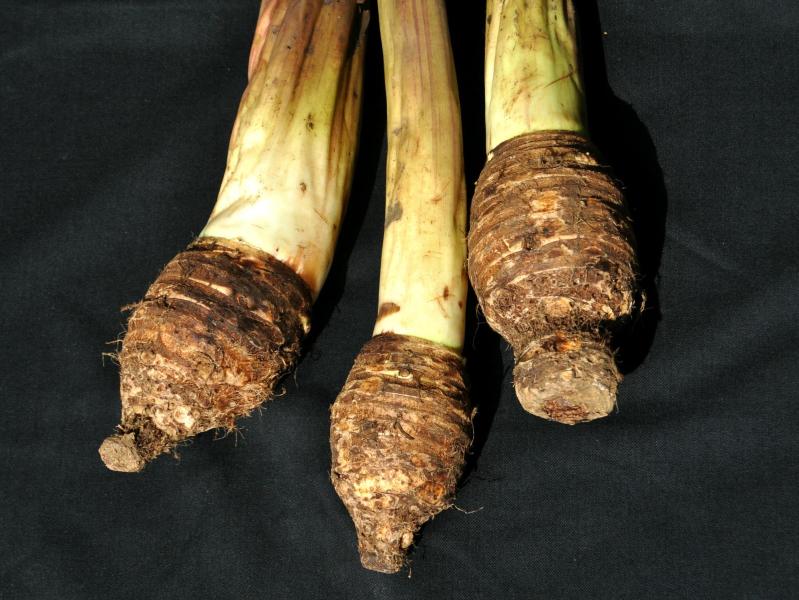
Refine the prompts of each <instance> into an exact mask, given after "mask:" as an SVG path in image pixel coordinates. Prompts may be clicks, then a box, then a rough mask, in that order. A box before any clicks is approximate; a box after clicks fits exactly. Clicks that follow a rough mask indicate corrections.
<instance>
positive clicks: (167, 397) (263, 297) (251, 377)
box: [101, 238, 311, 472]
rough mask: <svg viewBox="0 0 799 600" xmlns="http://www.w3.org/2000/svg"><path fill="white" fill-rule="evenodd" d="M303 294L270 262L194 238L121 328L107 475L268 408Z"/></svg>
mask: <svg viewBox="0 0 799 600" xmlns="http://www.w3.org/2000/svg"><path fill="white" fill-rule="evenodd" d="M310 307H311V294H310V291H309V290H308V289H307V286H306V285H305V284H304V283H303V281H302V280H301V279H300V277H299V276H298V275H297V274H296V273H294V272H293V271H292V270H291V269H290V268H289V267H287V266H286V265H284V264H283V263H281V262H279V261H278V260H277V259H276V258H274V257H272V256H270V255H269V254H266V253H265V252H261V251H260V250H257V249H255V248H252V247H249V246H246V245H244V244H241V243H238V242H235V241H233V240H220V239H212V238H201V239H199V240H197V241H195V242H194V243H193V244H192V245H191V246H190V247H189V248H188V249H187V250H185V251H184V252H181V253H180V254H178V255H177V256H176V257H175V258H174V259H172V260H171V261H170V262H169V263H168V264H167V266H166V267H165V268H164V270H163V271H162V272H161V274H160V275H159V276H158V279H157V280H156V281H155V283H153V285H152V286H150V289H149V290H148V291H147V294H146V295H145V297H144V300H142V301H141V302H140V303H139V304H138V305H137V306H136V309H135V311H134V312H133V314H132V315H131V317H130V320H129V321H128V331H127V334H126V335H125V339H124V340H123V341H122V350H121V352H120V354H119V364H120V396H121V401H122V421H121V423H120V425H119V426H118V428H117V432H118V434H119V435H117V436H114V437H111V438H109V439H108V440H106V441H105V442H104V443H103V448H102V449H101V455H102V456H103V460H104V462H105V463H106V464H107V465H108V467H109V468H110V469H113V470H116V471H126V472H131V471H138V470H140V469H141V468H142V467H143V466H144V464H145V463H146V462H148V461H150V460H152V459H154V458H155V457H156V456H158V455H159V454H162V453H164V452H169V451H170V450H172V449H173V448H174V447H175V446H177V445H178V444H180V443H181V442H183V441H185V440H187V439H189V438H191V437H193V436H195V435H197V434H198V433H201V432H203V431H208V430H211V429H228V430H229V429H231V428H233V427H234V425H235V421H236V419H237V418H239V417H242V416H244V415H247V414H249V413H250V411H252V410H253V409H254V408H256V407H257V406H259V405H260V404H261V403H262V402H264V401H266V400H268V399H269V398H270V396H271V394H272V391H273V388H274V386H275V384H276V382H277V381H278V379H279V378H280V377H281V376H282V375H283V374H285V373H286V372H287V371H288V370H289V369H291V368H292V367H293V366H294V364H295V362H296V359H297V357H298V355H299V352H300V343H301V341H302V338H303V337H304V336H305V335H306V334H307V332H308V328H309V325H310Z"/></svg>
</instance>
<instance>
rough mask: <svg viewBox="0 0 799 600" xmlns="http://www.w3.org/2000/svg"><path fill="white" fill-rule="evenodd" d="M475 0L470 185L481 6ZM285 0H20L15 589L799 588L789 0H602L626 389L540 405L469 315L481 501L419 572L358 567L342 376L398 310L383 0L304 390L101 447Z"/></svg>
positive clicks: (795, 73)
mask: <svg viewBox="0 0 799 600" xmlns="http://www.w3.org/2000/svg"><path fill="white" fill-rule="evenodd" d="M449 7H450V18H451V25H452V36H453V41H454V47H455V52H456V55H457V63H458V73H459V77H460V81H461V88H462V89H461V100H462V104H463V114H464V131H465V139H466V161H467V169H468V179H469V182H470V186H471V185H472V184H473V182H474V181H475V180H476V178H477V174H478V173H479V169H480V167H481V164H482V162H483V160H484V150H483V125H482V110H483V107H482V92H481V75H482V64H481V61H482V45H483V41H482V21H483V17H482V13H483V10H484V9H483V3H482V2H479V1H476V0H458V1H452V2H450V3H449ZM257 8H258V2H257V0H251V1H250V0H248V1H243V0H242V1H236V2H233V1H230V2H221V1H218V0H196V1H189V0H161V1H156V0H124V1H122V0H120V1H109V0H80V1H78V0H70V1H67V0H63V1H60V2H59V1H45V0H40V1H24V0H17V1H13V0H4V1H2V2H0V232H1V233H0V235H2V238H3V243H2V250H0V256H1V258H0V284H1V285H2V296H1V297H2V310H0V341H1V342H2V343H0V365H2V369H0V398H1V405H0V406H2V409H1V410H2V413H0V416H1V417H2V418H0V597H2V598H4V599H5V598H9V599H15V598H58V599H68V598H191V597H198V598H199V597H217V598H325V597H330V598H613V599H619V598H791V597H796V595H797V594H798V593H799V592H798V591H797V589H796V587H797V584H799V575H797V568H798V567H799V564H798V563H799V560H798V559H797V556H799V547H798V546H799V544H797V536H799V518H798V517H799V514H798V513H799V510H798V509H797V501H799V489H798V487H797V486H798V484H799V477H798V475H799V473H798V471H799V467H798V466H797V456H799V443H797V440H799V436H798V434H797V426H798V425H799V399H798V398H797V383H799V376H797V372H798V371H799V351H798V350H797V345H798V344H797V343H798V342H799V336H798V335H797V324H796V321H797V304H796V299H797V295H799V271H798V270H797V260H798V259H799V244H797V231H798V230H799V208H797V207H798V206H799V197H797V190H799V176H797V172H799V170H798V169H797V162H798V160H797V159H799V153H798V152H797V143H799V119H797V107H798V104H797V98H799V85H798V84H797V78H799V4H797V3H796V2H792V1H785V0H782V1H780V0H758V1H757V2H752V1H751V0H707V1H703V2H696V1H688V0H663V1H658V2H642V1H641V0H609V1H604V0H600V1H599V2H597V1H595V0H585V1H581V2H578V9H579V11H580V13H581V17H582V21H583V47H584V51H585V66H586V79H587V88H588V94H589V101H590V102H591V110H590V117H591V124H592V130H593V135H594V139H595V140H596V142H597V144H598V145H599V147H600V148H601V150H602V151H603V152H604V153H605V155H606V156H607V158H608V160H609V161H610V162H611V163H612V164H613V165H614V167H615V168H616V169H617V171H618V173H619V174H620V175H621V176H622V178H623V179H624V180H625V182H626V184H627V186H628V191H629V195H630V201H631V204H632V206H633V209H634V213H635V219H636V227H637V232H638V236H639V240H640V246H641V258H642V263H643V265H644V270H645V278H644V281H645V285H646V286H647V288H648V292H649V305H648V306H649V308H648V310H647V312H646V314H645V316H644V318H643V319H641V321H639V323H638V324H637V326H636V328H635V331H633V334H632V335H631V336H630V339H629V340H627V343H626V347H625V349H624V350H623V352H622V353H621V358H622V360H623V362H624V368H625V371H627V372H628V374H627V378H626V380H625V381H624V384H623V385H622V387H621V389H620V393H619V409H618V411H617V412H616V413H615V414H614V415H612V416H611V417H609V418H607V419H605V420H603V421H601V422H597V423H592V424H589V425H583V426H578V427H574V428H568V427H564V426H561V425H557V424H552V423H547V422H544V421H541V420H537V419H535V418H533V417H531V416H529V415H527V414H526V413H524V412H523V411H522V409H521V408H520V407H519V405H518V404H517V402H516V400H515V399H514V395H513V390H512V381H511V367H512V364H513V363H512V357H511V354H510V353H509V351H508V349H507V347H506V345H505V344H504V342H501V341H500V340H499V339H498V338H497V337H496V336H495V335H494V334H493V333H491V332H490V331H489V330H488V328H487V326H485V325H484V324H482V325H479V326H478V324H479V319H475V318H474V317H472V318H471V320H470V325H469V327H470V329H469V333H468V341H467V353H468V359H469V373H470V377H471V379H472V394H473V397H474V399H475V401H476V402H477V404H478V406H479V410H480V412H479V417H478V422H477V434H476V441H475V448H474V453H473V455H472V456H471V458H470V467H469V473H468V474H467V476H466V478H465V481H464V483H463V485H462V488H461V489H460V491H459V493H458V496H457V506H458V507H459V508H460V509H461V510H449V511H447V512H445V513H443V514H441V515H440V516H438V517H437V518H436V519H435V520H434V521H432V522H431V523H430V524H429V525H428V526H427V527H425V529H424V531H423V535H422V536H421V538H420V539H419V543H418V545H417V547H416V549H415V551H414V552H413V555H412V559H413V564H412V571H411V577H410V578H408V577H407V575H408V573H407V572H406V573H405V574H404V575H398V576H393V577H390V576H386V575H379V574H374V573H370V572H366V571H364V570H362V569H361V567H360V566H359V563H358V558H357V553H356V548H355V536H354V532H353V528H352V525H351V523H350V519H349V517H348V516H347V514H346V512H345V510H344V508H343V506H342V504H341V503H340V502H339V500H338V498H337V497H336V495H335V494H334V492H333V490H332V488H331V486H330V484H329V479H328V471H329V466H330V457H329V449H328V406H329V404H330V403H331V402H332V401H333V399H334V398H335V396H336V393H337V391H338V390H339V389H340V387H341V385H342V383H343V382H344V379H345V377H346V375H347V372H348V370H349V367H350V365H351V363H352V360H353V358H354V357H355V355H356V353H357V352H358V350H359V348H360V346H361V344H362V343H363V342H364V341H365V340H367V339H368V337H369V336H370V333H371V327H372V324H373V319H374V315H375V312H376V293H377V277H378V269H379V251H380V242H381V234H382V217H383V193H384V177H385V167H384V163H385V146H386V137H385V133H384V121H385V99H384V95H383V90H382V64H381V55H380V48H379V43H378V37H377V33H378V31H377V27H376V21H375V22H373V25H374V26H373V27H372V28H371V30H370V33H371V38H370V46H369V59H368V65H367V77H368V78H369V79H368V83H367V85H366V92H365V105H364V117H363V118H364V128H363V135H362V146H361V154H360V157H359V159H358V165H357V175H356V181H355V186H354V190H353V193H352V198H351V202H350V209H349V213H348V216H347V219H346V222H345V223H344V226H343V231H342V238H341V243H340V246H339V253H338V255H337V257H336V260H335V264H334V265H333V270H332V272H331V275H330V280H329V283H328V285H327V287H326V288H325V290H324V292H323V294H322V296H321V298H320V301H319V304H318V306H317V309H316V313H315V329H314V333H313V335H312V338H311V339H310V341H309V343H308V344H307V348H306V352H305V356H304V359H303V360H302V362H301V363H300V365H299V367H298V368H297V372H296V376H295V377H290V378H288V379H287V380H286V381H285V383H284V387H285V390H286V393H285V395H283V396H282V397H280V398H278V399H277V400H275V401H274V402H272V403H270V404H268V405H267V406H265V407H264V409H263V410H262V411H260V412H258V413H257V414H254V415H253V416H252V417H250V418H248V419H246V420H244V421H243V422H242V423H241V426H242V431H241V435H238V436H232V435H231V436H228V437H226V438H223V439H215V436H214V435H212V434H205V435H202V436H200V437H199V438H197V439H196V441H195V442H194V443H193V444H191V445H190V446H189V447H186V448H185V449H183V450H182V451H181V459H180V461H175V460H173V459H171V458H168V457H166V458H162V459H160V460H158V461H157V462H155V463H154V464H152V465H151V466H149V467H148V468H147V469H146V470H145V471H144V472H143V473H141V474H138V475H133V476H131V475H123V474H116V473H111V472H109V471H107V470H105V469H104V468H103V465H102V464H101V462H100V460H99V458H98V456H97V445H98V443H99V442H100V441H101V440H102V439H103V437H104V436H106V435H107V434H109V433H110V432H111V431H112V429H113V427H114V425H115V424H116V423H117V419H118V416H119V404H118V390H117V384H118V375H117V368H116V367H115V366H114V364H112V363H111V362H110V361H109V360H103V358H102V353H103V352H106V351H111V350H113V346H112V345H107V344H108V342H111V341H112V340H114V339H115V338H117V337H118V336H119V335H120V334H121V332H122V331H123V323H124V316H123V315H122V314H121V313H120V310H119V308H120V307H121V306H122V305H125V304H128V303H131V302H134V301H136V300H137V299H139V298H140V297H141V295H142V294H143V293H144V291H145V289H146V288H147V285H148V284H149V283H150V282H151V281H152V280H153V278H154V277H155V275H156V274H157V273H158V271H159V269H160V267H162V266H163V265H164V264H165V263H166V262H167V261H168V260H169V259H170V258H171V257H172V256H173V255H174V254H175V253H177V252H178V251H179V250H181V248H183V247H184V246H185V245H186V244H187V243H188V242H189V241H190V240H191V239H192V236H193V235H195V234H196V233H198V232H199V231H200V229H201V228H202V226H203V225H204V223H205V220H206V218H207V216H208V214H209V212H210V210H211V207H212V205H213V203H214V200H215V196H216V191H217V189H218V185H219V182H220V178H221V176H222V172H223V169H224V163H225V154H226V150H227V142H228V136H229V133H230V129H231V125H232V123H233V118H234V116H235V113H236V108H237V104H238V100H239V97H240V95H241V92H242V90H243V88H244V86H245V79H246V64H247V53H248V49H249V43H250V39H251V34H252V30H253V26H254V23H255V17H256V13H257ZM473 312H474V311H470V313H473Z"/></svg>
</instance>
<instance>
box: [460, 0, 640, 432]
mask: <svg viewBox="0 0 799 600" xmlns="http://www.w3.org/2000/svg"><path fill="white" fill-rule="evenodd" d="M486 29H487V31H486V53H485V58H486V61H485V62H486V67H485V97H486V147H487V151H488V161H487V163H486V165H485V167H484V169H483V172H482V173H481V175H480V178H479V181H478V183H477V188H476V190H475V195H474V200H473V202H472V209H471V221H470V232H469V239H468V248H469V276H470V278H471V281H472V285H473V286H474V289H475V292H476V295H477V298H478V301H479V303H480V306H481V308H482V311H483V313H484V314H485V318H486V321H487V322H488V324H489V325H490V326H491V327H492V328H493V329H495V330H496V331H497V332H498V333H500V334H501V335H502V336H503V337H504V338H505V339H506V340H507V341H508V342H509V343H510V344H511V346H512V347H513V351H514V355H515V357H516V367H515V369H514V380H515V382H514V383H515V387H516V395H517V397H518V399H519V401H520V402H521V404H522V406H523V407H524V409H525V410H527V411H528V412H531V413H533V414H535V415H538V416H540V417H544V418H546V419H552V420H555V421H560V422H561V423H567V424H574V423H578V422H581V421H590V420H592V419H596V418H599V417H603V416H605V415H607V414H608V413H609V412H610V411H611V410H612V409H613V407H614V406H615V403H616V390H617V386H618V383H619V381H620V380H621V375H620V374H619V370H618V368H617V366H616V363H615V359H614V353H613V350H612V346H611V344H610V337H611V335H612V334H613V332H614V331H615V330H616V329H617V328H618V327H619V326H620V325H622V324H624V323H625V322H626V321H627V320H629V318H630V316H631V315H632V314H633V312H634V310H635V306H636V299H637V297H638V294H637V283H636V270H637V266H636V258H635V253H634V239H633V232H632V227H631V222H630V219H629V216H628V211H627V207H626V205H625V201H624V198H623V195H622V192H621V190H620V187H619V184H618V183H617V182H616V180H615V179H614V178H613V176H612V174H611V171H610V169H609V167H608V166H607V165H605V164H604V163H603V162H602V159H601V158H600V156H599V155H598V153H597V150H596V149H595V148H594V146H593V145H592V144H591V142H590V141H589V139H588V137H587V129H586V117H585V105H584V95H583V83H582V79H581V75H580V69H579V64H578V50H577V37H576V29H577V28H576V24H575V14H574V7H573V5H572V2H571V0H488V11H487V28H486Z"/></svg>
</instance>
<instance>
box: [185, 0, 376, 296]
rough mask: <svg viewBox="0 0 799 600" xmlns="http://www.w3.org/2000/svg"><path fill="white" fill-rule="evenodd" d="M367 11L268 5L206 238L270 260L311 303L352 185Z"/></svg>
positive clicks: (321, 1)
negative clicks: (237, 244)
mask: <svg viewBox="0 0 799 600" xmlns="http://www.w3.org/2000/svg"><path fill="white" fill-rule="evenodd" d="M360 14H361V13H360V10H359V8H358V7H357V2H356V0H340V1H337V2H328V1H327V0H305V1H303V2H287V1H286V0H275V2H273V3H264V4H263V5H262V9H261V15H260V22H259V25H258V26H257V28H256V37H255V41H254V44H253V45H254V50H253V53H252V56H251V59H250V68H249V71H250V74H251V78H250V83H249V85H248V86H247V89H246V90H245V92H244V96H243V98H242V101H241V105H240V107H239V113H238V116H237V118H236V123H235V124H234V126H233V133H232V135H231V141H230V150H229V153H228V163H227V169H226V171H225V176H224V179H223V181H222V186H221V190H220V192H219V198H218V200H217V203H216V206H215V207H214V210H213V213H212V214H211V218H210V219H209V221H208V224H207V225H206V226H205V229H203V231H202V233H201V234H200V235H201V236H211V237H220V238H227V239H233V240H238V241H242V242H244V243H247V244H249V245H251V246H254V247H256V248H259V249H260V250H262V251H264V252H267V253H269V254H271V255H272V256H274V257H276V258H277V259H279V260H281V261H282V262H284V263H286V264H287V265H288V266H289V267H291V268H292V269H294V271H296V272H297V274H298V275H299V276H300V277H301V278H302V279H303V280H304V281H305V283H307V284H308V287H309V288H310V290H311V293H312V294H313V296H314V297H316V295H317V294H318V293H319V291H320V289H321V287H322V284H323V283H324V280H325V277H326V276H327V272H328V269H329V268H330V263H331V261H332V258H333V251H334V249H335V243H336V238H337V237H338V232H339V228H340V224H341V219H342V215H343V210H344V206H345V204H346V199H347V196H348V194H349V188H350V182H351V178H352V170H353V164H354V155H355V149H356V143H357V138H358V122H359V115H360V104H361V101H360V91H361V81H362V71H363V70H362V65H363V51H364V35H365V29H366V22H367V19H366V18H365V16H364V17H363V18H361V17H359V15H360ZM365 14H366V13H364V15H365Z"/></svg>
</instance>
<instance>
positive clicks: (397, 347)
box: [330, 333, 472, 573]
mask: <svg viewBox="0 0 799 600" xmlns="http://www.w3.org/2000/svg"><path fill="white" fill-rule="evenodd" d="M471 437H472V413H471V411H470V409H469V405H468V399H467V395H466V386H465V384H464V381H463V361H462V359H461V357H460V356H459V355H458V354H456V353H455V352H452V351H451V350H449V349H447V348H445V347H444V346H441V345H439V344H435V343H433V342H429V341H426V340H423V339H420V338H413V337H409V336H402V335H395V334H391V333H386V334H381V335H378V336H376V337H374V338H372V339H371V340H370V341H369V342H367V343H366V345H365V346H364V347H363V349H362V350H361V353H360V354H359V355H358V358H357V359H356V360H355V365H354V366H353V368H352V370H351V371H350V375H349V377H348V378H347V382H346V383H345V384H344V388H343V389H342V391H341V393H340V394H339V396H338V398H337V399H336V402H335V404H334V405H333V408H332V414H331V424H330V446H331V451H332V454H333V469H332V474H331V477H332V480H333V486H334V487H335V489H336V492H337V493H338V495H339V497H340V498H341V500H342V502H343V503H344V505H345V506H346V507H347V510H348V511H349V513H350V516H351V517H352V520H353V522H354V523H355V529H356V531H357V532H358V550H359V552H360V555H361V563H362V564H363V566H364V567H366V568H367V569H372V570H374V571H380V572H382V573H396V572H397V571H399V570H400V569H401V568H402V567H403V565H404V564H405V561H406V559H405V555H406V553H407V551H408V550H409V548H410V547H411V545H412V544H413V539H414V536H415V535H416V532H417V531H418V530H419V528H420V527H421V526H422V524H424V523H425V522H426V521H428V520H429V519H431V518H432V517H433V516H435V515H436V514H438V513H439V512H441V511H442V510H444V509H446V508H448V507H449V506H451V504H452V497H453V495H454V494H455V488H456V486H457V483H458V479H459V478H460V475H461V473H462V471H463V466H464V463H465V457H466V450H467V449H468V447H469V444H470V443H471Z"/></svg>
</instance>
